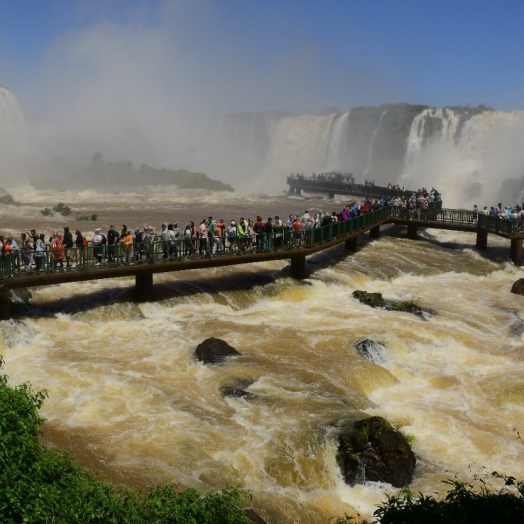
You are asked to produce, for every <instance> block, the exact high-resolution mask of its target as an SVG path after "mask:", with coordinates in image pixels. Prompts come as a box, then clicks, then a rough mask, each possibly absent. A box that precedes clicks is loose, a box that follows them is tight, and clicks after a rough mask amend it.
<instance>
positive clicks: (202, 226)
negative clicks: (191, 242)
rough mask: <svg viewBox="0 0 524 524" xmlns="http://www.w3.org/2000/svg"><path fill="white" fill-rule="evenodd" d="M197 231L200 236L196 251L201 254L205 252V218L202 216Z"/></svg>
mask: <svg viewBox="0 0 524 524" xmlns="http://www.w3.org/2000/svg"><path fill="white" fill-rule="evenodd" d="M198 232H199V237H200V245H199V248H198V252H199V253H200V256H202V255H203V254H205V253H206V252H207V219H205V218H204V219H203V220H202V222H200V225H199V227H198Z"/></svg>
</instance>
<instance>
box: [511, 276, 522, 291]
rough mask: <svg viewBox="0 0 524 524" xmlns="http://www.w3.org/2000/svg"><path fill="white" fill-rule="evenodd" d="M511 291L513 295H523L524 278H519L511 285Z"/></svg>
mask: <svg viewBox="0 0 524 524" xmlns="http://www.w3.org/2000/svg"><path fill="white" fill-rule="evenodd" d="M511 292H512V293H515V295H524V278H519V279H518V280H517V281H516V282H514V283H513V285H512V286H511Z"/></svg>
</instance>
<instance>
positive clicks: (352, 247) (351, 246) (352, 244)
mask: <svg viewBox="0 0 524 524" xmlns="http://www.w3.org/2000/svg"><path fill="white" fill-rule="evenodd" d="M345 247H346V250H347V251H351V252H352V253H356V252H357V237H353V238H348V239H347V240H346V243H345Z"/></svg>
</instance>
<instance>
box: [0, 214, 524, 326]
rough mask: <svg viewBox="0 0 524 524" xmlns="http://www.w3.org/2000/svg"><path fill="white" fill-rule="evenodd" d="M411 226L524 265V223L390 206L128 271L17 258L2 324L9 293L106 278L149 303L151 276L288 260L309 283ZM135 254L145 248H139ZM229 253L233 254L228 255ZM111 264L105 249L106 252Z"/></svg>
mask: <svg viewBox="0 0 524 524" xmlns="http://www.w3.org/2000/svg"><path fill="white" fill-rule="evenodd" d="M391 223H393V224H397V225H404V226H407V234H408V237H409V238H412V239H416V237H417V230H418V228H421V227H423V228H435V229H449V230H455V231H465V232H470V233H476V236H477V238H476V247H477V249H479V250H484V249H486V248H487V239H488V234H489V233H492V234H495V235H498V236H501V237H503V238H507V239H510V240H511V247H510V257H511V259H512V260H513V262H514V263H515V264H517V265H520V263H521V261H522V243H523V239H524V221H517V220H505V219H501V218H496V217H489V216H485V215H478V216H477V215H475V214H473V213H472V212H470V211H462V210H455V209H430V210H428V211H425V212H422V213H421V215H420V216H415V217H409V216H406V212H402V211H401V210H400V209H397V208H395V207H392V206H387V207H383V208H381V209H379V210H376V211H372V212H371V213H368V214H366V215H362V216H360V217H357V218H353V219H351V220H348V221H344V222H338V223H334V224H331V225H327V226H324V227H321V228H318V229H313V230H309V231H305V232H304V233H303V234H301V235H299V236H298V237H296V236H295V235H294V234H293V233H292V232H291V231H288V230H285V231H284V232H283V233H282V234H279V233H273V234H271V235H261V236H260V237H259V238H258V242H254V243H253V246H250V245H249V244H248V243H247V241H242V242H241V243H240V245H239V242H238V241H237V242H236V243H235V244H233V245H230V244H229V242H226V240H225V239H224V241H223V243H222V248H221V250H220V251H219V252H217V253H215V254H213V253H212V252H210V251H209V248H210V246H209V245H208V244H206V246H205V249H204V250H203V251H202V253H201V254H200V253H198V252H197V253H192V254H191V253H189V252H186V245H185V243H184V241H183V240H181V241H180V242H179V244H178V245H177V246H176V248H177V250H176V255H175V256H173V257H172V258H167V259H165V258H164V256H165V253H164V251H163V249H164V246H163V244H162V242H155V243H151V244H146V248H145V254H144V261H142V262H138V263H135V264H133V265H131V264H130V265H127V264H124V263H123V262H122V259H123V257H122V255H123V253H122V246H121V245H117V246H115V252H114V254H113V260H114V262H113V263H108V264H107V263H106V265H95V262H96V259H95V258H94V253H93V249H94V248H93V247H87V248H81V249H73V250H72V255H73V258H74V259H75V260H80V261H81V263H80V264H79V265H78V266H77V267H75V268H68V269H62V270H61V269H59V270H55V269H54V268H53V264H52V260H51V258H50V254H49V253H47V256H46V258H45V260H44V269H43V270H42V271H34V270H32V271H30V272H25V271H23V269H22V268H21V255H20V254H13V255H10V256H9V257H4V258H3V259H0V278H1V280H0V318H3V319H5V318H9V315H10V313H9V292H10V290H11V289H17V288H25V287H37V286H49V285H55V284H61V283H67V282H79V281H87V280H98V279H103V278H116V277H132V276H134V277H135V279H136V298H137V300H139V301H146V300H150V299H151V297H152V290H153V275H154V274H155V273H167V272H174V271H186V270H194V269H206V268H212V267H222V266H231V265H238V264H249V263H254V262H264V261H270V260H290V262H291V274H292V275H293V276H294V277H295V278H299V279H300V278H304V277H305V258H306V256H308V255H312V254H313V253H316V252H318V251H322V250H325V249H329V248H331V247H333V246H335V245H337V244H340V243H342V242H345V245H346V249H348V250H351V251H356V249H357V237H358V236H359V235H360V234H362V233H365V232H368V231H369V234H370V238H377V237H378V236H379V235H380V226H381V225H384V224H391ZM135 248H136V249H137V250H144V248H143V247H140V246H135ZM230 248H231V250H230ZM104 249H105V250H106V253H104V258H107V255H108V253H107V249H108V248H107V246H106V247H104Z"/></svg>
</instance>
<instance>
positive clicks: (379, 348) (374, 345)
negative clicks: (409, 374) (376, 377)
mask: <svg viewBox="0 0 524 524" xmlns="http://www.w3.org/2000/svg"><path fill="white" fill-rule="evenodd" d="M355 347H356V348H357V350H358V352H359V353H360V354H361V355H362V356H363V357H366V358H367V359H368V360H370V361H371V362H373V364H378V365H381V364H384V363H385V362H386V360H387V354H388V349H387V347H386V346H384V344H381V343H380V342H375V341H374V340H371V339H369V338H365V339H363V340H359V341H358V342H357V343H356V344H355Z"/></svg>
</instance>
